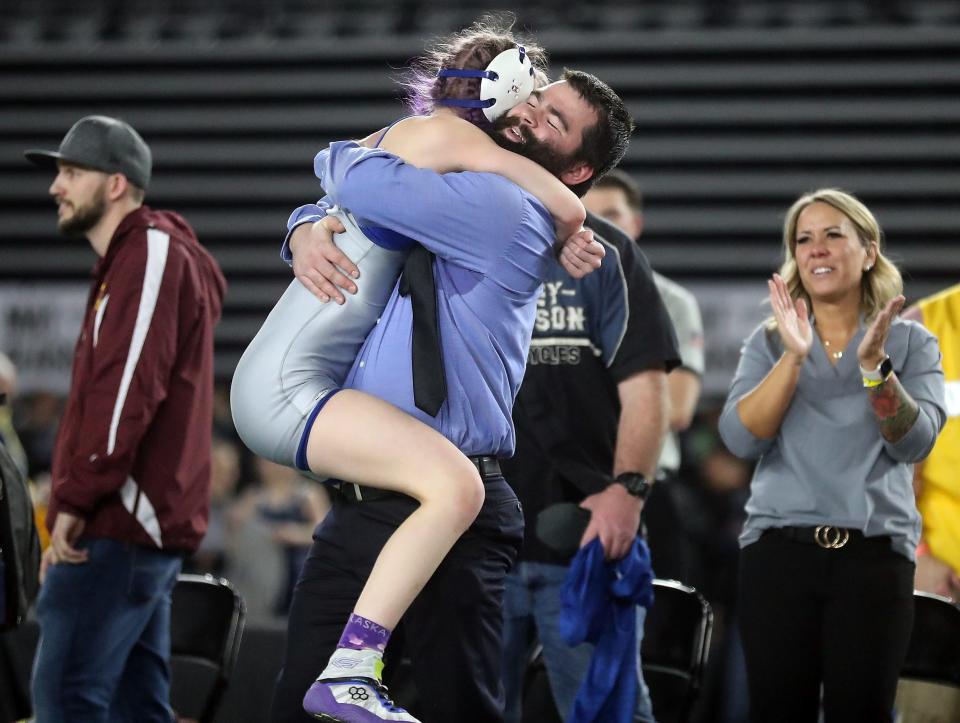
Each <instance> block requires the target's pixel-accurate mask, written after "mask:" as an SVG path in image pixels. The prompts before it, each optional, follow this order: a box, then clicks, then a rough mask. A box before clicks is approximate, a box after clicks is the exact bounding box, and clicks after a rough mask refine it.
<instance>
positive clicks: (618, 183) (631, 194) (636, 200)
mask: <svg viewBox="0 0 960 723" xmlns="http://www.w3.org/2000/svg"><path fill="white" fill-rule="evenodd" d="M593 187H594V188H596V189H601V188H613V189H615V190H617V191H621V192H622V193H623V196H624V198H625V199H626V200H627V205H628V206H630V208H631V210H633V211H636V212H637V213H642V212H643V194H642V193H641V192H640V184H639V183H637V182H636V181H634V180H633V179H632V178H631V177H630V176H628V175H627V174H626V173H624V172H623V171H621V170H620V169H619V168H614V169H613V170H612V171H610V173H608V174H607V175H605V176H604V177H603V178H599V179H597V182H596V183H595V184H594V185H593Z"/></svg>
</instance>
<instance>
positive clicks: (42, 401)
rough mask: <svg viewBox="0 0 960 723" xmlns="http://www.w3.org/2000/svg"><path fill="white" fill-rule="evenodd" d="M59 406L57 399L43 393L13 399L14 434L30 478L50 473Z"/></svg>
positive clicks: (53, 395)
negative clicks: (14, 403)
mask: <svg viewBox="0 0 960 723" xmlns="http://www.w3.org/2000/svg"><path fill="white" fill-rule="evenodd" d="M63 405H64V400H63V398H62V397H61V396H59V395H57V394H54V393H52V392H45V391H34V392H30V393H29V394H23V395H22V396H20V397H19V398H18V399H17V402H16V406H15V410H16V414H15V416H16V419H17V432H18V434H19V435H20V441H21V442H22V443H23V448H24V451H25V452H26V455H27V461H28V465H29V469H28V471H29V473H30V476H31V477H32V478H34V479H36V478H37V477H39V476H41V475H43V474H46V473H49V472H50V466H51V465H52V463H53V447H54V443H55V442H56V439H57V430H58V429H59V427H60V417H61V416H62V415H63Z"/></svg>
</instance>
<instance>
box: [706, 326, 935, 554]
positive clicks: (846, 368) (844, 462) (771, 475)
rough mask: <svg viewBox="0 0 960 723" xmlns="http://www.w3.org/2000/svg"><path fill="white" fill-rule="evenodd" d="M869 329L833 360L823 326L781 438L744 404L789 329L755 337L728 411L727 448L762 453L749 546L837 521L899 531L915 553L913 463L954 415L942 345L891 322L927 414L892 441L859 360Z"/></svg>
mask: <svg viewBox="0 0 960 723" xmlns="http://www.w3.org/2000/svg"><path fill="white" fill-rule="evenodd" d="M812 321H813V320H812V319H811V323H812ZM865 331H866V327H865V326H864V325H863V323H861V325H860V329H859V330H858V331H857V333H856V334H855V335H854V337H853V338H852V339H851V340H850V343H849V344H848V345H847V348H846V349H845V350H844V352H843V357H842V358H841V359H839V360H838V361H837V364H836V366H833V365H831V364H830V361H829V359H828V358H827V353H826V351H825V350H824V348H823V345H822V344H821V343H820V341H819V339H818V338H817V331H816V327H814V336H815V338H814V343H813V349H812V350H811V351H810V354H809V355H808V356H807V359H806V360H805V361H804V363H803V367H802V369H801V371H800V379H799V381H798V382H797V387H796V391H795V393H794V396H793V400H792V401H791V402H790V406H789V407H788V408H787V412H786V414H785V416H784V418H783V422H782V423H781V425H780V429H779V431H778V432H777V434H776V436H775V437H773V438H772V439H761V438H759V437H756V436H754V435H753V434H751V433H750V432H749V431H748V430H747V428H746V427H744V426H743V422H741V421H740V415H739V414H738V413H737V402H739V401H740V398H741V397H743V396H744V395H745V394H746V393H747V392H749V391H750V390H751V389H753V388H754V387H756V386H757V384H759V383H760V382H761V381H762V380H763V378H764V377H765V376H766V375H767V373H768V372H769V371H770V369H771V368H772V367H773V365H774V364H775V363H776V362H777V360H778V359H779V358H780V356H781V355H782V353H783V345H782V343H781V341H780V335H779V333H778V332H777V331H776V330H772V331H771V330H768V329H767V328H766V327H765V325H762V326H760V327H758V328H757V329H756V330H755V331H754V332H753V333H752V334H751V335H750V336H749V337H748V338H747V341H746V343H745V344H744V347H743V349H742V351H741V354H740V363H739V365H738V367H737V372H736V375H735V376H734V379H733V382H732V383H731V385H730V393H729V395H728V396H727V401H726V404H725V405H724V408H723V413H722V415H721V417H720V436H721V437H722V438H723V441H724V442H725V443H726V445H727V448H728V449H729V450H730V451H731V452H733V453H734V454H735V455H737V456H738V457H743V458H746V459H758V460H759V461H758V463H757V467H756V470H755V471H754V475H753V480H752V481H751V483H750V499H749V500H748V501H747V508H746V509H747V520H746V523H745V524H744V528H743V533H742V534H741V535H740V546H741V547H745V546H746V545H749V544H750V543H751V542H756V540H757V539H758V538H759V537H760V533H761V532H762V531H763V530H764V529H767V528H769V527H783V526H788V525H798V526H810V525H836V526H838V527H848V528H851V529H856V530H860V531H862V532H863V533H864V535H867V536H868V537H869V536H874V535H890V536H891V538H892V540H893V547H894V549H895V550H897V551H898V552H900V553H902V554H903V555H905V556H906V557H908V558H910V559H911V560H912V559H914V550H915V548H916V546H917V542H918V541H919V539H920V514H919V513H918V512H917V507H916V504H915V502H914V496H913V467H912V464H913V463H915V462H919V461H920V460H922V459H923V458H924V457H926V456H927V454H928V453H929V452H930V450H931V448H932V447H933V443H934V442H935V441H936V438H937V435H938V434H939V433H940V430H941V429H942V428H943V425H944V422H945V420H946V412H945V401H944V384H943V370H942V368H941V365H940V349H939V347H938V346H937V340H936V338H935V337H934V336H933V335H932V334H931V333H930V332H929V331H927V330H926V329H925V328H924V327H923V326H921V325H920V324H917V323H916V322H913V321H905V320H903V319H895V320H894V322H893V324H892V325H891V328H890V334H889V336H888V338H887V343H886V351H887V353H888V354H889V355H890V360H891V361H892V362H893V369H894V371H895V372H896V375H897V378H898V379H899V380H900V383H901V384H902V385H903V387H904V388H905V389H906V390H907V393H908V394H910V396H911V397H913V399H914V400H915V401H916V402H917V404H918V405H919V406H920V416H919V417H918V418H917V421H916V422H915V423H914V425H913V427H912V428H911V429H910V431H909V432H907V434H906V435H904V437H903V438H902V439H901V440H900V441H898V442H895V443H893V442H888V441H886V440H885V439H884V438H883V437H882V436H881V435H880V428H879V425H878V423H877V419H876V416H875V414H874V412H873V409H872V408H871V406H870V402H869V400H868V398H867V392H866V389H864V386H863V381H862V375H861V374H860V368H859V363H858V360H857V351H856V350H857V346H858V345H859V344H860V341H861V340H862V339H863V335H864V333H865Z"/></svg>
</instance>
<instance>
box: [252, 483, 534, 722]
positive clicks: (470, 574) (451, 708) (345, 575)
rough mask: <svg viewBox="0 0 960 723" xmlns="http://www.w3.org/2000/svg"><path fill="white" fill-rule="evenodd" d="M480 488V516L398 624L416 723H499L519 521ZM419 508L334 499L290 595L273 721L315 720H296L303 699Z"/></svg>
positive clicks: (395, 499) (509, 498)
mask: <svg viewBox="0 0 960 723" xmlns="http://www.w3.org/2000/svg"><path fill="white" fill-rule="evenodd" d="M485 487H486V500H485V501H484V504H483V508H482V510H481V511H480V515H479V516H478V517H477V519H476V521H475V522H474V523H473V525H472V526H471V527H470V529H469V530H467V532H466V533H465V534H464V535H463V536H462V537H461V538H460V539H459V540H457V542H456V544H455V545H454V546H453V548H452V549H451V551H450V553H449V554H448V555H447V557H446V558H445V559H444V561H443V562H442V563H441V565H440V567H439V568H438V569H437V571H436V573H434V575H433V577H432V578H430V581H429V582H428V583H427V586H426V587H425V588H424V589H423V591H422V592H421V593H420V595H419V596H418V597H417V599H416V600H415V601H414V603H413V605H412V606H411V607H410V609H409V610H408V611H407V613H406V614H405V615H404V616H403V620H402V622H401V625H402V627H403V637H404V650H405V653H406V655H408V656H409V657H410V659H411V660H412V663H413V676H414V679H415V681H416V686H417V690H418V693H419V705H418V706H417V707H416V710H415V714H416V715H417V716H418V717H420V718H421V719H422V721H423V723H451V722H452V721H457V722H458V723H499V722H500V721H502V720H503V703H504V696H503V685H502V683H501V676H500V659H501V649H502V639H501V638H502V627H503V612H502V602H503V590H504V578H505V577H506V574H507V572H508V570H509V569H510V568H511V566H512V565H513V563H514V562H515V560H516V557H517V554H518V552H519V548H520V545H521V543H522V541H523V513H522V512H521V510H520V503H519V502H517V497H516V495H515V494H514V492H513V490H512V489H510V487H509V485H507V483H506V482H505V481H504V480H503V478H502V477H501V478H495V479H492V480H486V481H485ZM416 504H417V503H416V502H415V501H414V500H412V499H410V498H409V497H403V496H401V495H382V496H378V497H376V498H374V499H370V500H365V501H363V502H356V501H350V500H349V498H348V497H347V496H340V495H337V496H336V497H335V499H334V505H333V509H331V511H330V513H329V514H328V515H327V517H326V519H325V520H324V521H323V522H322V523H321V524H320V526H319V527H318V528H317V530H316V532H315V533H314V542H313V547H312V548H311V549H310V555H309V557H308V558H307V560H306V562H305V563H304V566H303V570H302V572H301V573H300V579H299V581H298V582H297V585H296V588H295V589H294V593H293V603H292V605H291V608H290V617H289V621H288V630H287V632H288V634H287V648H286V652H285V656H284V667H283V669H282V670H281V671H280V676H279V679H278V681H277V686H276V688H275V690H274V698H273V708H272V711H271V720H272V721H274V723H292V722H293V721H303V722H304V723H306V722H307V721H312V720H313V719H312V718H310V717H309V716H307V714H306V713H304V712H303V708H302V707H301V704H302V701H303V695H304V693H305V692H306V690H307V688H309V687H310V685H311V684H312V683H313V681H314V680H315V679H316V677H317V676H318V675H319V674H320V672H321V671H322V670H323V668H324V667H325V666H326V664H327V659H328V658H329V657H330V655H331V654H332V653H333V650H334V648H335V647H336V645H337V642H338V641H339V639H340V633H341V632H342V631H343V626H344V625H345V624H346V622H347V618H348V617H349V616H350V613H351V612H352V611H353V608H354V605H355V604H356V601H357V598H358V597H359V596H360V591H361V589H362V588H363V585H364V583H365V582H366V580H367V577H368V576H369V574H370V570H371V568H372V567H373V563H374V561H375V560H376V558H377V555H379V554H380V550H381V548H382V547H383V545H384V543H385V542H386V540H387V538H388V537H389V536H390V535H391V534H392V533H393V531H394V530H395V529H396V528H397V526H398V525H399V524H400V523H401V522H402V521H403V520H404V519H406V517H407V516H408V515H409V514H410V513H411V512H412V511H413V510H414V509H415V507H416ZM390 652H391V651H390V646H388V648H387V654H388V656H389V654H390ZM397 702H398V703H400V704H401V705H402V704H403V701H397ZM411 712H414V711H411Z"/></svg>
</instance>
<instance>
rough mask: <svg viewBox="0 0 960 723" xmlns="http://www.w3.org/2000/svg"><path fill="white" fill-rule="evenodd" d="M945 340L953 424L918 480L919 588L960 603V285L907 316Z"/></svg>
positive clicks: (920, 468)
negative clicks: (919, 523)
mask: <svg viewBox="0 0 960 723" xmlns="http://www.w3.org/2000/svg"><path fill="white" fill-rule="evenodd" d="M903 316H904V318H905V319H913V320H915V321H919V322H920V323H921V324H923V325H924V326H925V327H926V328H927V329H929V330H930V331H931V332H932V333H933V335H934V336H936V337H937V339H939V341H940V353H941V354H942V363H943V374H944V377H945V379H946V389H947V395H946V399H947V423H946V425H945V426H944V428H943V433H942V434H941V435H940V438H939V439H938V440H937V444H936V445H935V446H934V448H933V451H932V452H931V453H930V456H929V457H927V458H926V459H925V460H924V461H923V462H921V463H920V464H919V465H917V469H916V474H915V477H914V485H915V487H916V495H917V507H918V509H919V510H920V514H921V516H922V518H923V531H922V533H921V535H920V544H919V545H918V546H917V573H916V576H915V579H914V587H915V588H916V589H917V590H924V591H926V592H932V593H936V594H937V595H943V596H944V597H948V598H951V599H953V600H954V601H960V285H957V286H952V287H950V288H949V289H946V290H945V291H942V292H940V293H939V294H935V295H933V296H930V297H928V298H926V299H921V300H920V301H919V302H918V303H917V304H916V305H915V306H912V307H910V308H909V309H907V311H906V312H905V313H904V315H903Z"/></svg>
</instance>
